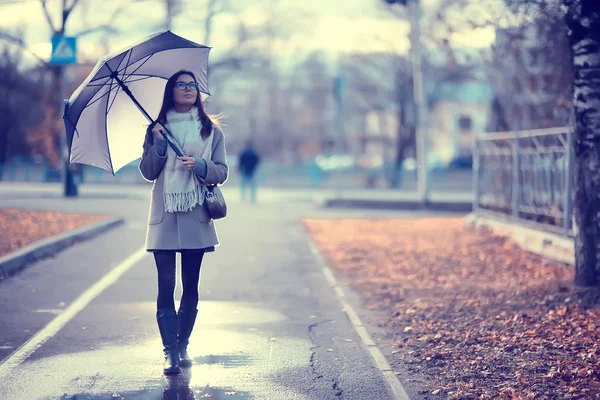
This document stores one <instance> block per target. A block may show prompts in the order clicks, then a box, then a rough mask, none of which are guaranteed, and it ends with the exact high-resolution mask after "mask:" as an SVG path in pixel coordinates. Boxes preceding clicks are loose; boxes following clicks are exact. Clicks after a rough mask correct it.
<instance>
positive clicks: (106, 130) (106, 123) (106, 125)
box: [104, 91, 115, 176]
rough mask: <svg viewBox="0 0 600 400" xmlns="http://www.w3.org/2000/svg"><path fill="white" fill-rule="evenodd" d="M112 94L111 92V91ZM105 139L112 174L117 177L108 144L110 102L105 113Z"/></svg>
mask: <svg viewBox="0 0 600 400" xmlns="http://www.w3.org/2000/svg"><path fill="white" fill-rule="evenodd" d="M109 93H110V91H109ZM104 113H105V114H104V137H106V149H107V151H108V161H109V162H110V172H111V173H112V174H113V176H115V168H114V167H113V162H112V156H111V155H110V143H109V142H108V121H107V118H106V116H108V101H107V102H106V110H105V111H104Z"/></svg>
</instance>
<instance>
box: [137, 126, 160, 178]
mask: <svg viewBox="0 0 600 400" xmlns="http://www.w3.org/2000/svg"><path fill="white" fill-rule="evenodd" d="M166 149H167V141H166V140H164V139H155V140H154V143H150V141H149V140H148V137H146V140H144V152H143V153H142V159H141V160H140V166H139V169H140V173H141V174H142V176H143V177H144V179H146V180H147V181H150V182H151V181H153V180H155V179H156V178H158V176H159V175H160V172H161V171H162V169H163V168H164V166H165V163H166V162H167V152H166Z"/></svg>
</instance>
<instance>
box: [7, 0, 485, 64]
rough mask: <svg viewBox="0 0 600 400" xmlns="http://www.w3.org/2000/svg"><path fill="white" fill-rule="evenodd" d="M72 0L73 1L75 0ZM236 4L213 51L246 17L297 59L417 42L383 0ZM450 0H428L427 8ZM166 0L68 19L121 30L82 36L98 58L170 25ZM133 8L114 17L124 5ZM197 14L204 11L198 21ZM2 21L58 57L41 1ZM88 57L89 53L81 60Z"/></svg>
mask: <svg viewBox="0 0 600 400" xmlns="http://www.w3.org/2000/svg"><path fill="white" fill-rule="evenodd" d="M67 1H71V0H67ZM183 1H184V2H186V5H184V7H183V12H182V14H181V15H180V16H178V17H177V18H176V19H175V20H174V26H173V31H174V32H175V33H177V34H179V35H181V36H184V37H186V38H189V39H190V40H194V41H197V42H200V43H202V42H203V40H204V37H203V26H202V22H201V17H202V15H203V12H202V5H203V4H204V1H206V0H204V1H202V0H200V1H199V0H183ZM222 1H227V2H228V6H229V7H230V8H231V9H232V10H235V12H236V13H239V14H238V15H235V14H234V13H229V14H227V13H226V14H220V15H218V16H217V17H216V18H215V20H214V29H213V34H212V40H211V41H210V43H203V44H207V45H209V46H212V47H213V48H214V49H213V51H212V53H211V57H218V55H219V53H220V52H225V51H227V50H228V49H230V48H231V47H232V45H234V43H235V31H236V27H237V21H239V15H242V16H243V20H244V21H245V23H246V24H248V26H250V27H252V26H254V27H256V26H260V25H261V24H263V23H264V22H273V21H275V22H274V23H275V25H278V26H279V27H280V29H283V30H284V31H285V32H286V33H287V35H286V36H285V37H281V38H275V40H274V41H273V42H272V45H273V46H274V49H276V50H277V54H280V55H281V57H282V58H285V59H290V58H292V59H293V58H294V57H295V56H297V55H299V54H303V53H307V52H310V51H314V50H320V51H324V52H325V53H326V54H328V55H329V56H330V57H332V58H335V57H337V56H338V55H340V54H343V53H345V52H361V51H364V52H374V51H394V52H397V53H401V54H402V53H406V52H408V50H409V48H410V43H409V39H408V33H409V31H410V27H409V24H408V23H407V22H406V21H404V20H402V19H399V18H398V17H396V16H394V15H392V14H391V13H390V12H389V11H388V10H387V9H386V6H385V5H384V2H383V1H382V0H222ZM439 1H444V0H424V2H423V3H424V9H425V12H427V10H428V9H430V8H432V7H433V6H435V3H436V2H439ZM61 3H62V0H47V5H48V9H49V10H50V13H51V15H52V17H53V18H54V20H55V21H56V20H58V16H59V12H60V7H61ZM162 4H163V3H162V1H161V0H145V1H135V0H102V1H99V0H80V2H79V3H78V5H77V7H76V8H75V11H74V13H73V15H72V16H71V17H70V20H69V22H68V25H67V35H76V34H78V33H79V32H81V31H83V30H85V29H87V28H91V27H95V26H98V25H102V24H111V25H113V26H116V27H117V28H119V29H120V30H121V34H119V35H117V36H111V37H108V38H107V36H106V35H105V34H92V35H87V36H83V37H80V38H79V40H78V50H79V51H80V52H81V54H82V55H84V56H85V55H87V56H88V58H89V60H90V62H94V61H95V60H96V59H97V58H98V57H100V56H102V55H103V54H104V53H105V52H106V51H107V50H108V51H110V52H112V51H116V50H119V49H120V48H123V47H126V46H128V45H129V44H131V43H134V42H137V41H139V40H140V39H142V38H144V37H146V36H148V35H150V34H152V33H154V32H157V31H160V30H163V25H162V24H163V23H164V15H165V13H164V6H163V5H162ZM123 5H124V6H125V10H124V11H122V12H121V13H119V14H118V15H116V16H115V15H114V12H115V10H116V9H118V8H119V7H120V6H123ZM196 16H199V17H198V18H197V19H196ZM0 27H2V28H3V29H4V30H9V31H11V30H16V29H23V31H24V34H25V38H26V43H27V46H28V48H29V49H30V50H31V51H32V52H34V53H35V54H37V55H38V56H39V57H41V58H44V59H47V58H48V57H49V55H50V51H51V45H50V40H49V39H50V30H49V28H48V23H47V22H46V19H45V17H44V14H43V12H42V7H41V5H40V1H39V0H0ZM493 39H494V34H493V30H484V31H479V32H476V33H467V34H459V35H455V36H454V37H453V38H452V40H453V42H454V43H456V44H460V45H461V46H467V47H487V46H489V45H490V44H491V43H492V41H493ZM80 59H82V58H80Z"/></svg>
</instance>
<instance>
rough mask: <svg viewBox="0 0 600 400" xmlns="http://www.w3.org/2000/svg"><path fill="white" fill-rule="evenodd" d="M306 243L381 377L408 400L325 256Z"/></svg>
mask: <svg viewBox="0 0 600 400" xmlns="http://www.w3.org/2000/svg"><path fill="white" fill-rule="evenodd" d="M308 243H309V246H310V250H311V251H312V253H313V254H314V256H315V257H316V258H317V260H318V261H319V264H321V271H322V272H323V275H325V279H326V280H327V282H328V283H329V286H330V287H331V288H332V289H333V291H334V293H335V294H336V296H337V298H338V300H339V301H340V303H341V304H342V311H344V312H345V313H346V315H348V319H349V320H350V323H351V324H352V326H353V327H354V330H355V331H356V333H357V334H358V336H359V337H360V339H361V340H362V342H363V344H364V345H365V347H366V348H367V351H368V352H369V354H370V355H371V357H373V360H374V361H375V363H376V364H377V367H378V368H379V370H380V371H381V374H382V375H383V378H384V379H385V380H386V382H387V383H388V385H390V388H391V389H392V392H393V393H394V396H395V397H396V399H397V400H410V398H409V397H408V393H406V390H404V387H403V386H402V383H400V381H399V380H398V377H397V376H396V375H394V372H393V371H392V369H391V367H390V365H389V364H388V362H387V360H386V359H385V356H384V355H383V353H382V352H381V350H379V348H378V347H377V345H375V342H374V341H373V339H372V338H371V335H369V332H367V330H366V329H365V327H364V324H363V323H362V321H361V320H360V318H359V317H358V314H357V313H356V312H355V311H354V308H352V306H351V305H350V304H348V302H347V301H346V300H345V297H346V296H345V294H344V293H345V292H344V291H345V289H344V287H343V286H341V285H339V284H338V282H337V280H336V278H335V275H334V274H333V272H332V271H331V268H329V266H328V265H327V262H326V261H325V258H324V257H323V255H322V254H321V252H320V251H319V249H318V248H317V246H316V244H315V242H314V241H313V240H312V238H309V241H308Z"/></svg>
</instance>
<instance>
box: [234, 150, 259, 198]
mask: <svg viewBox="0 0 600 400" xmlns="http://www.w3.org/2000/svg"><path fill="white" fill-rule="evenodd" d="M259 163H260V156H259V155H258V153H257V152H256V150H254V146H253V143H252V140H248V142H246V148H245V149H244V151H242V153H241V154H240V159H239V162H238V169H239V171H240V174H241V175H242V181H241V194H242V200H245V198H246V188H247V187H248V186H250V198H251V200H252V203H256V186H257V184H256V169H257V167H258V164H259Z"/></svg>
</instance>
